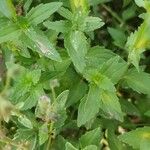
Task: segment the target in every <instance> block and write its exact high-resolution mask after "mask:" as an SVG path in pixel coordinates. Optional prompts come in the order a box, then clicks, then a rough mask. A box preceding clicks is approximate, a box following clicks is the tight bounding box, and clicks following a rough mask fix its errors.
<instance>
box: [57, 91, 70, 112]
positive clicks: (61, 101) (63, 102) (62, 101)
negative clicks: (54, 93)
mask: <svg viewBox="0 0 150 150" xmlns="http://www.w3.org/2000/svg"><path fill="white" fill-rule="evenodd" d="M68 94H69V90H66V91H63V92H62V93H61V94H60V95H59V96H58V97H57V99H56V105H57V106H58V109H59V110H61V109H64V108H65V105H66V101H67V98H68Z"/></svg>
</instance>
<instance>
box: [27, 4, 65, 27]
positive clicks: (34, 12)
mask: <svg viewBox="0 0 150 150" xmlns="http://www.w3.org/2000/svg"><path fill="white" fill-rule="evenodd" d="M61 6H62V3H61V2H51V3H47V4H40V5H38V6H36V7H35V8H32V9H31V10H30V11H29V13H28V14H27V18H28V20H29V22H30V23H31V24H34V25H37V24H39V23H41V22H43V21H44V20H46V19H47V18H49V17H50V15H52V14H53V13H54V12H55V11H57V10H58V9H59V8H60V7H61Z"/></svg>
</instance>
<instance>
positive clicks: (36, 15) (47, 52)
mask: <svg viewBox="0 0 150 150" xmlns="http://www.w3.org/2000/svg"><path fill="white" fill-rule="evenodd" d="M0 3H1V4H0V11H1V12H2V13H3V14H4V16H6V17H8V18H9V19H10V20H11V21H10V22H9V24H8V23H7V22H8V21H5V22H4V24H3V26H1V27H0V43H3V42H10V41H15V42H16V41H18V42H16V43H17V45H19V46H20V44H23V46H22V45H21V47H22V48H24V46H25V47H28V48H31V49H33V50H35V51H37V52H39V53H40V54H42V55H44V56H46V57H48V58H50V59H52V60H56V61H61V58H60V55H59V53H58V52H57V51H56V49H55V47H54V45H53V44H52V43H50V41H49V39H48V38H47V37H46V36H45V35H44V33H42V32H41V31H39V30H38V29H34V28H33V26H34V27H35V26H37V25H38V24H40V23H42V22H43V21H44V20H46V19H47V18H49V16H50V15H52V14H53V13H54V12H55V11H57V10H58V9H59V8H60V7H61V5H62V3H59V2H53V3H47V4H41V5H38V6H37V7H35V8H32V9H31V10H30V11H29V12H28V13H27V15H26V16H25V17H20V16H19V17H17V16H16V13H15V8H14V6H13V4H12V3H11V1H10V0H6V1H4V2H2V1H1V2H0ZM13 18H15V21H13V22H12V20H14V19H13ZM20 35H21V39H20ZM14 37H15V38H14Z"/></svg>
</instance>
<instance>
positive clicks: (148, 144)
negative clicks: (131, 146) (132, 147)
mask: <svg viewBox="0 0 150 150" xmlns="http://www.w3.org/2000/svg"><path fill="white" fill-rule="evenodd" d="M149 148H150V140H149V139H144V140H143V141H141V144H140V150H148V149H149Z"/></svg>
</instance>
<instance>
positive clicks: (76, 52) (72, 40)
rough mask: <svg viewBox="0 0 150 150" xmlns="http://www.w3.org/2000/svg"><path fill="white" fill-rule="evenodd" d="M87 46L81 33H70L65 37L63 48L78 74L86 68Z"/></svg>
mask: <svg viewBox="0 0 150 150" xmlns="http://www.w3.org/2000/svg"><path fill="white" fill-rule="evenodd" d="M87 45H88V43H87V41H86V37H85V35H84V34H83V32H81V31H72V32H70V33H69V34H67V35H66V37H65V48H66V49H67V51H68V54H69V56H70V57H71V60H72V62H73V64H74V66H75V67H76V69H77V70H78V71H79V72H83V70H84V68H85V66H86V64H85V56H86V53H87V50H88V46H87Z"/></svg>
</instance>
